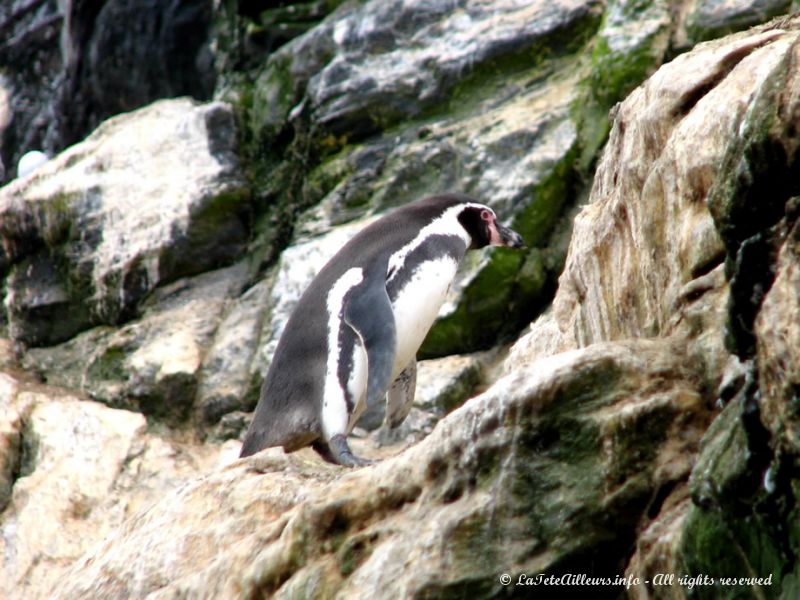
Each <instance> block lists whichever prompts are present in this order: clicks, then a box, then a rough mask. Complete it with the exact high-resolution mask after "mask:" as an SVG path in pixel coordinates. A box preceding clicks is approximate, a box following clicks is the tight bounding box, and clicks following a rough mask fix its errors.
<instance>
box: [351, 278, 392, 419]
mask: <svg viewBox="0 0 800 600" xmlns="http://www.w3.org/2000/svg"><path fill="white" fill-rule="evenodd" d="M377 279H379V280H378V281H376V282H375V283H374V284H370V283H369V279H368V280H367V283H366V285H361V286H358V287H357V288H355V289H354V290H353V291H352V293H351V294H350V295H348V298H347V300H346V303H345V306H344V321H345V323H347V324H348V325H349V326H350V327H352V328H353V331H355V332H356V334H357V335H358V337H359V339H360V340H361V345H362V346H363V347H364V350H365V351H366V353H367V407H372V406H375V405H376V404H377V403H378V402H380V401H381V400H382V399H383V397H384V395H385V394H386V388H388V387H389V383H390V382H391V377H392V368H393V366H394V356H395V351H396V348H397V332H396V331H395V325H394V311H393V310H392V303H391V301H390V300H389V294H388V293H387V292H386V285H385V281H384V279H383V278H377Z"/></svg>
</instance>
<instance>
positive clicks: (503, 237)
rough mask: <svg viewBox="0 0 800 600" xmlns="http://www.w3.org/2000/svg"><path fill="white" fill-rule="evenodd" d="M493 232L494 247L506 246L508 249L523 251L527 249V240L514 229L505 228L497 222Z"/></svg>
mask: <svg viewBox="0 0 800 600" xmlns="http://www.w3.org/2000/svg"><path fill="white" fill-rule="evenodd" d="M493 229H494V231H492V242H491V243H492V246H505V247H506V248H517V249H522V248H524V247H525V240H523V239H522V236H521V235H520V234H518V233H517V232H516V231H514V230H513V229H510V228H508V227H504V226H503V225H501V224H500V223H498V222H497V221H495V223H494V228H493Z"/></svg>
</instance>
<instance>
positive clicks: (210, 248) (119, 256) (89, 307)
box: [0, 100, 248, 346]
mask: <svg viewBox="0 0 800 600" xmlns="http://www.w3.org/2000/svg"><path fill="white" fill-rule="evenodd" d="M142 131H146V132H147V135H142ZM235 150H236V133H235V130H234V126H233V117H232V114H231V113H230V110H229V109H228V108H227V107H226V106H225V105H223V104H219V103H217V104H209V105H203V106H200V105H196V104H194V103H192V102H191V101H189V100H176V101H164V102H161V103H157V104H154V105H152V106H151V107H148V108H146V109H142V110H141V111H138V112H134V113H131V114H128V115H124V116H120V117H117V118H115V119H113V120H111V121H108V122H107V123H105V124H104V125H103V126H102V127H100V128H99V129H98V130H97V131H96V132H95V133H94V134H93V135H92V136H91V137H89V138H88V139H87V140H86V141H85V142H82V143H81V144H78V145H76V146H74V147H73V148H71V149H70V150H69V151H67V152H65V153H63V154H61V155H59V156H57V157H56V158H54V159H53V160H51V161H50V162H48V163H47V165H45V166H43V167H41V168H40V170H39V171H38V172H37V174H36V176H35V177H29V178H26V179H23V180H17V181H14V182H12V183H11V184H9V185H7V186H6V187H4V188H2V190H1V191H0V217H2V225H1V226H0V238H1V239H2V243H3V246H4V249H5V255H6V260H7V261H8V263H10V267H6V268H9V274H8V281H9V283H8V288H9V290H8V293H7V295H6V299H5V310H6V314H7V319H8V325H9V329H10V332H11V335H12V337H14V338H15V339H18V340H21V341H23V342H25V343H26V344H29V345H34V346H40V345H50V344H55V343H59V342H62V341H65V340H67V339H69V338H70V337H72V336H74V335H75V334H77V333H78V332H80V331H82V330H85V329H87V328H88V327H89V326H91V325H96V324H117V323H120V322H124V321H126V320H129V319H130V318H131V317H132V316H133V315H134V314H135V313H136V310H137V309H138V306H139V303H140V302H141V301H142V300H143V299H144V297H145V296H146V295H147V294H148V293H150V292H151V291H152V290H153V289H155V287H157V286H158V285H159V284H162V283H166V282H169V281H173V280H175V279H177V278H179V277H182V276H186V275H191V274H194V273H198V272H202V271H203V270H207V269H211V268H215V267H218V266H220V265H222V264H225V263H230V262H232V261H233V259H234V258H235V257H237V256H238V255H239V253H240V252H241V251H242V249H243V244H244V241H245V239H246V235H247V233H246V231H247V230H246V225H245V221H244V220H243V219H244V216H245V213H246V210H247V208H246V205H245V201H246V200H247V197H248V188H247V186H246V184H245V182H244V180H243V178H242V176H241V173H240V171H239V167H238V161H237V158H236V155H235ZM181 173H183V174H184V175H180V174H181ZM65 311H67V312H65ZM65 314H68V315H69V318H64V315H65ZM56 315H58V319H56V318H55V317H56ZM53 323H55V324H56V325H57V327H52V328H51V327H50V326H51V325H52V324H53Z"/></svg>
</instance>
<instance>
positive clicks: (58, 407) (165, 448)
mask: <svg viewBox="0 0 800 600" xmlns="http://www.w3.org/2000/svg"><path fill="white" fill-rule="evenodd" d="M0 405H2V407H3V409H2V411H0V414H1V415H2V416H1V417H0V449H2V451H1V452H0V507H1V508H2V510H3V512H2V519H0V532H1V533H0V549H2V554H3V556H4V557H5V559H4V560H3V561H2V564H0V579H2V581H3V582H4V589H5V590H14V594H15V595H16V594H17V593H18V594H20V595H24V596H26V597H31V598H33V597H44V595H43V590H44V589H45V588H47V587H50V586H51V585H56V586H57V585H59V581H60V577H59V574H60V573H61V568H62V566H63V565H66V564H69V563H71V562H73V561H74V560H75V558H76V557H78V556H80V555H81V554H82V553H83V552H85V551H86V550H87V549H88V548H89V547H90V546H92V545H93V544H94V543H95V542H96V541H97V540H99V539H102V538H103V536H105V535H106V534H108V533H109V532H111V531H113V530H115V529H117V528H118V527H119V526H120V525H121V523H122V522H124V521H125V520H126V519H127V518H128V517H129V516H130V515H131V514H132V513H136V512H138V511H139V510H141V509H142V508H143V507H146V506H147V505H150V504H151V503H152V502H153V501H154V500H156V499H157V498H158V497H159V496H161V495H163V494H164V493H165V492H166V491H167V490H169V489H173V488H175V487H177V486H178V484H179V483H181V482H182V481H184V480H185V479H186V478H187V477H189V476H190V474H194V473H196V472H197V470H198V469H199V468H209V467H210V466H211V465H213V464H214V462H215V461H217V460H218V456H217V455H218V452H219V450H215V449H214V448H213V447H211V446H207V447H198V446H196V445H192V444H186V443H183V444H180V443H175V442H172V441H169V440H167V439H162V438H159V437H157V436H154V435H152V434H148V433H146V429H147V427H146V422H145V419H144V418H143V417H142V415H141V414H138V413H132V412H128V411H124V410H115V409H110V408H107V407H105V406H103V405H100V404H97V403H95V402H90V401H87V400H85V399H83V398H80V397H76V396H75V395H73V394H72V393H71V392H69V391H67V390H61V389H58V388H52V387H45V386H41V385H37V384H32V383H30V382H29V381H26V380H24V379H19V378H17V377H16V376H14V375H11V374H9V373H8V372H0ZM31 531H35V532H36V535H29V534H28V532H31Z"/></svg>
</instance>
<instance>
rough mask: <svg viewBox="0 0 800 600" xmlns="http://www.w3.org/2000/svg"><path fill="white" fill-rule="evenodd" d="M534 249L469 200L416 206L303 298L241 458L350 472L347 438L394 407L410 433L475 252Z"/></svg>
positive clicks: (368, 234)
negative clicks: (268, 456)
mask: <svg viewBox="0 0 800 600" xmlns="http://www.w3.org/2000/svg"><path fill="white" fill-rule="evenodd" d="M489 245H491V246H506V247H510V248H524V246H525V245H524V242H523V239H522V237H521V236H520V235H519V234H518V233H516V232H515V231H513V230H511V229H509V228H508V227H505V226H503V225H501V224H500V223H499V222H498V221H497V216H496V214H495V213H494V211H493V210H492V209H491V208H489V207H488V206H486V205H484V204H481V203H479V202H478V201H477V200H474V199H473V198H471V197H469V196H466V195H464V194H457V193H446V194H440V195H436V196H431V197H427V198H423V199H421V200H417V201H415V202H412V203H409V204H407V205H405V206H403V207H401V208H399V209H397V210H395V211H394V212H392V213H389V214H387V215H385V216H384V217H382V218H380V219H378V220H376V221H375V222H373V223H372V224H370V225H368V226H367V227H365V228H364V229H363V230H361V231H360V232H359V233H358V234H356V236H355V237H353V238H352V239H351V240H350V241H349V242H347V243H346V244H345V245H344V246H342V248H341V249H340V250H339V251H338V252H337V253H336V255H335V256H334V257H333V258H331V259H330V261H329V262H328V263H327V264H326V265H325V266H324V267H323V268H322V270H320V272H319V273H318V274H317V275H316V277H315V278H314V279H313V281H312V282H311V284H310V285H309V286H308V288H307V289H306V291H305V292H304V293H303V295H302V296H301V298H300V300H299V301H298V303H297V306H296V307H295V309H294V311H293V313H292V315H291V317H290V318H289V320H288V322H287V323H286V326H285V328H284V330H283V333H282V335H281V337H280V339H279V341H278V346H277V348H276V350H275V354H274V356H273V359H272V363H271V364H270V368H269V371H268V372H267V376H266V378H265V379H264V382H263V385H262V388H261V394H260V397H259V401H258V404H257V405H256V409H255V413H254V415H253V420H252V422H251V424H250V426H249V428H248V430H247V433H246V434H245V437H244V442H243V445H242V450H241V453H240V456H241V457H245V456H249V455H251V454H254V453H256V452H258V451H259V450H262V449H264V448H268V447H274V446H283V448H284V450H285V451H286V452H292V451H294V450H297V449H299V448H302V447H305V446H309V445H310V446H312V447H313V448H314V449H315V450H316V451H317V452H318V453H319V454H320V455H321V456H322V457H323V458H324V459H325V460H327V461H328V462H332V463H334V464H339V465H344V466H348V467H355V466H363V465H368V464H371V463H372V462H373V461H371V460H368V459H364V458H361V457H359V456H356V455H355V454H354V453H353V451H352V450H351V449H350V447H349V445H348V443H347V435H348V434H349V433H350V432H351V431H352V429H353V427H354V425H355V423H356V421H357V420H358V418H359V417H360V416H361V414H362V413H363V412H364V410H365V409H366V408H367V407H372V406H374V405H375V404H376V403H378V402H380V401H382V400H383V399H384V398H385V399H386V416H385V420H386V423H387V424H388V425H389V426H390V427H396V426H397V425H399V424H400V423H401V422H402V421H403V420H404V419H405V418H406V416H407V415H408V412H409V410H410V409H411V404H412V402H413V400H414V389H415V384H416V372H417V366H416V353H417V350H418V349H419V347H420V345H421V344H422V342H423V340H424V338H425V335H426V334H427V332H428V330H429V329H430V327H431V326H432V325H433V322H434V320H435V319H436V317H437V315H438V313H439V309H440V307H441V306H442V304H443V303H444V300H445V297H446V295H447V292H448V290H449V288H450V285H451V283H452V281H453V278H454V276H455V274H456V270H457V268H458V265H459V263H460V262H461V260H462V259H463V257H464V255H465V254H466V252H467V250H470V249H477V248H483V247H485V246H489Z"/></svg>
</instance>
